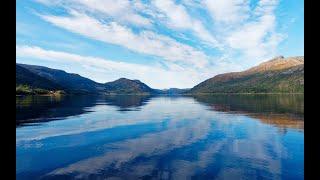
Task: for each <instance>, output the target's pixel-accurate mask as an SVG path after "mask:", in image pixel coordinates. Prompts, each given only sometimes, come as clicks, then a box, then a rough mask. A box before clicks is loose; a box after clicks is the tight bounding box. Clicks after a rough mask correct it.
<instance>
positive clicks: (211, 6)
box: [203, 0, 250, 23]
mask: <svg viewBox="0 0 320 180" xmlns="http://www.w3.org/2000/svg"><path fill="white" fill-rule="evenodd" d="M203 4H204V6H206V7H207V9H208V11H209V13H210V15H211V16H212V18H213V19H214V20H215V21H217V22H224V23H236V22H241V21H244V20H246V19H247V18H248V12H249V10H250V8H249V4H248V1H247V0H223V1H219V0H205V1H204V2H203Z"/></svg>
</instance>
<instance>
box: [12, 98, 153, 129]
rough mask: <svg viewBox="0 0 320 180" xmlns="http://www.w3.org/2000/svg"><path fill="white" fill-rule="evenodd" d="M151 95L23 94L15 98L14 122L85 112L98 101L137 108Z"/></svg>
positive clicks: (22, 122)
mask: <svg viewBox="0 0 320 180" xmlns="http://www.w3.org/2000/svg"><path fill="white" fill-rule="evenodd" d="M150 98H151V96H135V95H132V96H131V95H121V96H103V97H98V96H24V97H17V98H16V124H17V126H20V125H22V124H26V123H32V122H46V121H51V120H57V119H61V118H64V117H68V116H75V115H80V114H83V113H86V112H87V111H88V110H86V109H88V108H90V107H93V106H95V105H97V104H98V103H99V102H101V101H102V103H106V104H107V105H111V106H116V107H119V111H132V110H139V107H140V106H143V105H145V104H146V103H147V102H148V101H149V100H150Z"/></svg>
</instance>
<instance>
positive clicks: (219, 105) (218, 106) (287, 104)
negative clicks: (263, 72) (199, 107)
mask: <svg viewBox="0 0 320 180" xmlns="http://www.w3.org/2000/svg"><path fill="white" fill-rule="evenodd" d="M194 98H195V100H197V101H198V102H200V103H203V104H205V105H207V106H209V107H210V109H211V110H213V111H221V112H228V113H244V114H247V115H249V116H251V117H254V118H257V119H259V120H260V121H261V122H263V123H266V124H271V125H276V126H278V127H281V128H298V129H303V128H304V96H303V95H302V94H290V95H289V94H286V95H266V94H264V95H210V96H208V95H199V96H194Z"/></svg>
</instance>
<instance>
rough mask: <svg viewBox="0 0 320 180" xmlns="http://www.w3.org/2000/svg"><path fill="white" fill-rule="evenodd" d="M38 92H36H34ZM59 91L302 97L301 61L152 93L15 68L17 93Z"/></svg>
mask: <svg viewBox="0 0 320 180" xmlns="http://www.w3.org/2000/svg"><path fill="white" fill-rule="evenodd" d="M36 90H37V91H36ZM57 90H62V91H64V92H65V93H67V94H149V95H150V94H167V95H173V94H202V93H204V94H206V93H302V92H304V57H290V58H284V57H282V56H280V57H277V58H274V59H272V60H270V61H267V62H264V63H262V64H260V65H258V66H256V67H253V68H250V69H248V70H246V71H242V72H232V73H226V74H220V75H217V76H215V77H213V78H210V79H208V80H205V81H204V82H202V83H200V84H198V85H196V86H195V87H193V88H191V89H178V88H170V89H164V90H159V89H153V88H150V87H149V86H148V85H146V84H144V83H143V82H141V81H139V80H130V79H126V78H120V79H118V80H115V81H112V82H107V83H98V82H95V81H92V80H90V79H88V78H85V77H82V76H80V75H78V74H74V73H67V72H65V71H62V70H57V69H51V68H47V67H43V66H35V65H27V64H16V93H17V94H37V93H38V92H43V93H46V92H50V91H57Z"/></svg>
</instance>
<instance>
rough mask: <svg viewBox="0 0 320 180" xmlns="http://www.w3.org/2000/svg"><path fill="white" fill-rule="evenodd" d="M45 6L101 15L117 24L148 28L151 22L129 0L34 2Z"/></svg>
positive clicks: (43, 0)
mask: <svg viewBox="0 0 320 180" xmlns="http://www.w3.org/2000/svg"><path fill="white" fill-rule="evenodd" d="M36 1H37V2H39V3H42V4H44V5H47V6H59V7H64V8H65V9H73V10H77V11H82V12H90V13H94V14H102V16H100V17H104V18H113V19H116V20H117V21H119V22H123V23H129V24H133V25H138V26H150V25H151V20H150V19H148V18H146V17H143V16H142V15H140V14H139V13H138V11H136V9H135V8H133V7H136V6H137V5H138V2H135V1H130V0H121V1H114V0H66V1H62V0H36Z"/></svg>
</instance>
